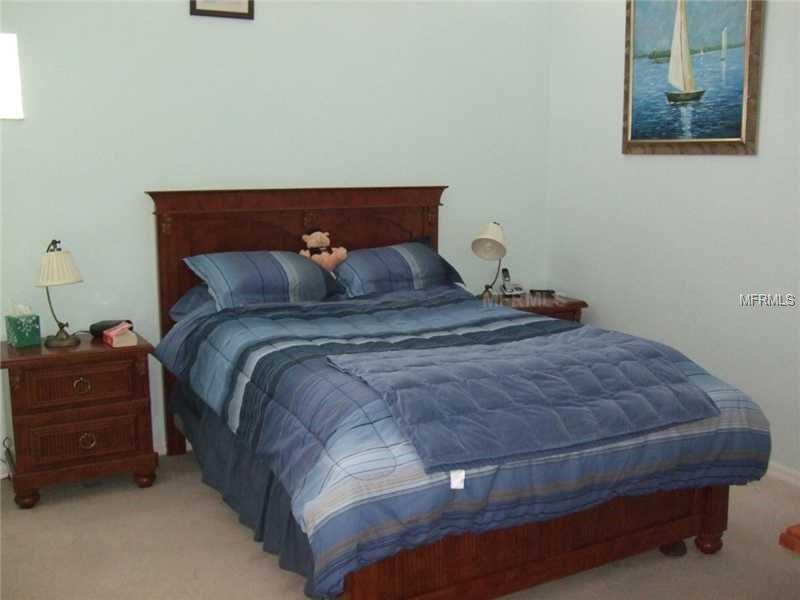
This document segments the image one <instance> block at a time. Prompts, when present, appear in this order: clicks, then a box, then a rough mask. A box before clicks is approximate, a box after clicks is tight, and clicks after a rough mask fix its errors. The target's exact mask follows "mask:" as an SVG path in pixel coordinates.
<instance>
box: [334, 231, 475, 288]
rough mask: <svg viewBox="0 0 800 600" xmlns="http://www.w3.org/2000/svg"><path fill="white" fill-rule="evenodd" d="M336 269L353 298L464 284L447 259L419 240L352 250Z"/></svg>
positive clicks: (338, 276)
mask: <svg viewBox="0 0 800 600" xmlns="http://www.w3.org/2000/svg"><path fill="white" fill-rule="evenodd" d="M335 272H336V277H337V278H338V279H339V282H340V283H341V284H342V285H343V286H344V287H345V289H346V290H347V296H348V297H350V298H356V297H358V296H365V295H367V294H375V293H382V292H394V291H397V290H421V289H425V288H429V287H433V286H435V285H443V284H447V283H453V282H455V283H462V280H461V276H460V275H459V274H458V272H457V271H456V270H455V269H454V268H453V267H452V266H451V265H450V264H449V263H448V262H447V261H445V260H444V259H443V258H442V257H441V256H439V255H438V254H437V253H436V252H435V251H434V250H432V249H431V248H429V247H428V246H426V245H425V244H422V243H420V242H410V243H407V244H397V245H394V246H384V247H383V248H369V249H366V250H353V251H351V252H349V253H348V254H347V260H345V261H344V262H343V263H342V264H340V265H339V266H338V267H336V271H335Z"/></svg>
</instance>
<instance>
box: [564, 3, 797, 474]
mask: <svg viewBox="0 0 800 600" xmlns="http://www.w3.org/2000/svg"><path fill="white" fill-rule="evenodd" d="M799 12H800V7H798V5H797V4H796V3H790V2H768V3H767V10H766V14H767V18H766V24H765V37H764V40H765V45H764V51H763V71H762V73H763V75H762V81H761V86H762V89H761V99H760V102H759V109H760V116H759V144H758V155H757V156H751V157H736V156H717V157H714V156H705V157H695V156H625V155H623V154H622V153H621V152H620V148H621V142H622V123H621V120H622V119H621V117H622V85H623V69H622V66H623V47H622V40H623V39H624V35H625V3H624V2H621V1H615V2H559V3H556V4H554V5H553V10H552V24H553V26H552V36H553V38H552V39H553V41H554V43H553V52H552V57H553V60H552V64H551V77H550V90H551V95H550V103H551V104H550V106H551V108H550V111H549V114H550V132H551V135H550V138H549V145H548V151H549V155H550V163H549V168H548V175H549V178H548V181H549V188H550V189H549V192H548V198H549V203H550V206H549V210H548V215H549V217H550V226H549V230H550V235H549V241H550V243H549V245H548V248H549V261H548V263H549V267H548V268H549V277H550V281H551V282H552V283H553V285H556V286H559V287H562V288H564V289H567V290H569V291H571V292H574V293H575V294H584V295H585V296H586V297H587V298H588V300H589V302H590V304H591V308H590V309H589V311H588V312H587V315H586V316H587V319H588V321H589V322H590V323H592V324H596V325H599V326H601V327H607V328H611V329H620V330H623V331H628V332H632V333H634V334H637V335H642V336H645V337H649V338H654V339H657V340H661V341H663V342H666V343H668V344H670V345H672V346H675V347H677V348H679V349H680V350H682V351H683V352H685V353H686V354H688V355H689V356H690V357H691V358H693V359H695V360H696V361H697V362H699V363H700V364H701V365H703V366H704V367H706V368H707V369H708V370H710V371H711V372H712V373H714V374H716V375H718V376H719V377H722V378H723V379H726V380H727V381H730V382H731V383H733V384H734V385H736V386H738V387H740V388H741V389H742V390H744V391H745V392H747V393H748V394H750V395H751V396H752V397H753V398H754V399H755V400H756V401H757V402H758V403H759V404H760V405H761V406H762V407H763V408H764V410H765V412H766V414H767V416H768V417H769V419H770V421H771V423H772V431H773V443H774V453H773V458H774V459H775V460H776V461H777V462H779V463H782V464H783V465H785V466H788V467H791V468H793V469H795V470H798V471H800V369H798V362H799V361H800V307H795V308H752V307H741V306H739V294H741V293H749V292H763V293H784V294H786V293H794V294H798V293H799V292H800V210H799V209H800V202H799V200H800V194H798V190H799V189H800V188H799V187H798V186H799V185H800V159H799V157H798V143H797V140H798V137H800V121H799V119H800V98H799V97H798V94H799V93H800V91H799V90H798V78H799V76H800V62H798V57H799V56H800V47H799V46H798V43H800V42H799V40H798V13H799ZM567 40H568V41H567ZM587 90H590V91H591V93H589V94H588V95H587V92H586V91H587Z"/></svg>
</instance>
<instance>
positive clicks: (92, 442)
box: [78, 433, 97, 450]
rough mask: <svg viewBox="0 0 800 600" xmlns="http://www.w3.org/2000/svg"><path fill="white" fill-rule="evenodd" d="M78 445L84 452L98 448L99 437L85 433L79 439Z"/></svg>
mask: <svg viewBox="0 0 800 600" xmlns="http://www.w3.org/2000/svg"><path fill="white" fill-rule="evenodd" d="M78 445H79V446H80V447H81V449H83V450H91V449H92V448H94V447H95V446H97V436H96V435H95V434H93V433H83V434H81V437H79V438H78Z"/></svg>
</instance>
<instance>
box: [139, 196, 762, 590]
mask: <svg viewBox="0 0 800 600" xmlns="http://www.w3.org/2000/svg"><path fill="white" fill-rule="evenodd" d="M444 189H445V188H443V187H403V188H329V189H291V190H219V191H175V192H150V193H149V195H150V196H151V197H152V198H153V200H154V202H155V206H156V211H155V214H156V227H157V240H158V270H159V307H160V315H161V326H162V335H163V336H166V335H167V334H168V332H169V331H170V330H171V329H172V328H173V326H174V323H173V322H172V320H171V319H170V316H169V310H170V307H172V306H173V304H174V303H175V302H176V301H177V300H178V299H179V298H180V297H181V296H182V295H183V294H184V293H185V292H187V291H188V290H189V289H190V288H191V287H192V286H193V285H195V284H196V283H197V279H196V277H195V276H194V275H193V274H192V273H191V272H190V271H189V269H188V268H186V267H185V265H184V264H183V262H182V259H183V258H184V257H186V256H192V255H196V254H202V253H208V252H224V251H234V250H256V249H270V250H290V251H297V250H299V249H300V247H301V235H302V233H303V232H304V230H305V229H307V228H308V227H310V226H312V225H314V226H321V227H323V228H324V229H326V230H330V231H332V232H334V236H335V241H336V243H337V244H341V245H344V246H346V247H348V248H349V249H358V248H372V247H377V246H385V245H390V244H396V243H402V242H408V241H410V240H415V239H421V238H425V239H426V240H428V242H429V243H430V244H431V245H432V246H433V247H434V248H435V247H436V245H437V241H438V208H439V205H440V198H441V195H442V193H443V191H444ZM437 293H439V294H440V295H439V296H436V297H426V299H425V302H426V303H433V304H435V303H437V302H441V303H443V304H447V303H458V302H462V300H461V299H460V298H457V297H453V292H452V291H448V290H445V291H441V292H437ZM381 301H382V302H393V303H396V304H392V305H391V306H390V307H389V308H390V309H391V310H390V312H391V313H392V314H394V313H395V312H398V311H399V312H402V311H403V310H414V307H413V306H411V304H413V302H411V301H410V300H409V298H406V297H393V298H391V299H382V300H381ZM410 302H411V304H409V303H410ZM463 302H465V306H466V305H467V304H469V303H468V302H467V301H463ZM448 306H450V305H449V304H448ZM383 308H385V307H383ZM319 310H321V309H319V308H315V309H313V311H317V312H319ZM508 310H510V309H508ZM313 311H312V312H313ZM468 312H469V311H468V310H467V313H468ZM452 314H454V315H456V314H457V311H455V312H452ZM467 316H469V315H467ZM258 317H259V318H263V319H273V318H275V314H274V313H269V314H263V315H262V314H259V315H258ZM506 317H508V315H506ZM465 318H467V317H465ZM545 321H548V322H551V321H552V320H549V319H547V320H545ZM526 326H527V325H526ZM530 326H531V327H553V324H552V323H538V322H535V323H531V324H530ZM548 335H549V336H550V337H557V336H558V335H564V336H569V335H578V334H575V333H571V332H570V331H562V332H558V331H555V330H553V331H551V332H549V333H548ZM542 339H547V336H542ZM691 369H692V370H691V371H690V372H688V377H689V378H691V379H692V380H693V381H696V382H698V385H701V386H703V387H704V389H705V390H706V391H707V392H708V394H709V396H710V397H712V398H713V399H714V402H715V403H716V404H717V405H718V406H720V407H722V408H721V415H722V416H721V417H715V418H716V419H717V420H716V421H714V420H713V419H708V420H706V421H703V423H711V422H713V423H714V425H713V427H715V428H716V430H715V433H714V434H713V435H711V434H709V435H706V433H704V432H703V430H702V427H701V428H700V429H692V427H695V426H694V425H692V424H684V425H680V426H679V427H684V428H687V429H686V431H684V432H683V433H682V436H681V437H680V438H679V440H678V441H675V442H674V444H677V445H675V446H673V447H672V448H673V450H674V452H677V453H680V452H681V450H680V444H694V443H695V442H694V441H688V440H690V439H695V440H700V439H706V440H707V441H708V443H709V444H710V446H709V447H710V448H712V449H710V450H708V452H711V453H713V455H714V456H718V457H723V456H724V457H725V459H724V460H723V459H722V458H720V460H719V461H718V464H716V465H714V464H705V463H702V464H701V463H698V464H694V465H689V464H688V463H687V464H683V465H682V466H681V468H675V469H671V470H670V469H663V468H662V470H661V471H659V474H658V477H656V476H655V475H647V476H645V475H640V476H638V477H634V478H628V479H627V480H626V482H625V484H624V485H623V484H622V483H616V482H618V479H619V478H618V477H616V476H614V477H612V478H611V480H613V481H611V480H610V481H611V483H609V485H608V486H606V487H605V488H604V491H603V493H600V492H598V491H597V490H596V489H595V490H593V491H592V492H591V494H589V492H586V494H583V493H577V492H576V493H574V494H572V495H570V494H569V493H567V492H564V494H562V495H560V496H559V497H558V504H554V506H558V507H559V510H555V509H554V511H553V513H552V517H551V518H548V516H547V512H546V511H544V512H543V511H542V510H539V512H538V513H537V514H536V515H532V514H529V513H527V512H526V511H527V510H528V509H527V508H525V509H524V510H522V509H521V508H520V506H522V504H519V503H518V504H517V505H513V506H512V505H511V504H508V505H505V506H504V507H503V511H505V512H503V513H502V515H503V518H502V519H499V520H496V521H492V519H488V518H487V519H485V520H484V521H482V522H480V523H478V521H477V520H475V519H473V521H470V523H471V525H464V524H463V523H462V524H460V525H459V526H456V525H453V526H452V527H450V528H448V527H447V526H440V525H441V523H442V521H441V519H439V520H437V521H435V522H436V523H437V525H436V527H430V526H426V527H425V528H423V529H421V530H419V531H417V535H416V536H414V535H408V532H407V531H404V532H403V536H402V537H398V538H397V539H394V538H393V542H392V545H391V548H388V549H387V548H386V547H382V546H381V545H380V544H379V543H378V542H382V541H384V540H378V541H376V543H375V544H374V545H373V546H370V544H369V540H362V542H358V541H357V542H356V543H354V544H352V552H350V553H349V554H347V559H346V560H345V559H341V561H340V563H337V564H334V566H333V567H331V568H327V570H326V569H325V568H321V567H320V564H321V562H322V560H321V559H320V555H321V554H323V552H324V551H330V549H331V548H332V547H335V546H336V544H335V540H334V541H329V542H326V544H327V545H326V546H325V547H324V548H319V547H314V544H315V543H316V544H317V546H319V543H320V542H319V539H320V537H321V534H319V535H306V532H307V531H310V530H313V531H318V530H317V529H314V525H313V523H312V521H313V519H310V518H309V514H306V513H304V514H300V515H299V516H298V513H300V512H302V511H301V509H300V508H299V507H300V504H299V500H298V496H299V495H302V494H301V492H299V491H298V490H299V489H300V488H299V487H298V486H299V484H297V483H296V482H293V481H292V480H293V479H294V478H293V477H292V476H290V475H287V473H291V471H290V470H287V469H283V471H281V470H280V469H278V468H276V471H275V473H270V472H269V471H270V469H271V468H272V467H273V466H274V465H272V464H271V463H270V461H269V460H265V459H264V458H263V457H260V456H257V455H256V453H255V452H251V451H249V450H248V448H246V447H243V446H242V445H241V444H239V445H238V446H237V445H236V440H235V439H234V437H235V436H231V435H230V433H229V432H230V428H229V427H227V428H226V423H225V422H224V419H222V418H219V415H216V414H211V413H212V412H213V411H208V410H205V409H204V408H203V403H202V402H199V401H198V398H196V397H193V394H192V391H191V390H190V389H187V386H186V385H185V382H180V381H177V380H176V379H175V377H173V376H172V375H171V374H170V373H165V378H164V381H165V397H166V398H169V399H170V400H169V404H170V406H168V407H167V408H168V410H167V411H166V412H167V416H166V432H167V444H168V451H169V453H172V454H174V453H182V452H184V451H185V448H186V446H185V438H184V433H187V434H188V435H189V436H190V439H191V440H192V445H193V447H194V448H195V451H196V452H197V453H198V455H199V456H198V457H199V458H200V460H201V465H202V467H203V473H204V477H205V479H206V481H207V482H209V483H210V484H211V485H212V486H214V487H216V488H217V489H219V490H220V491H221V493H222V494H223V496H224V497H225V500H226V501H227V502H228V503H229V504H230V505H231V506H232V507H233V508H234V509H235V510H236V511H237V512H238V513H239V515H240V519H241V520H242V521H243V522H244V523H246V524H247V525H249V526H250V527H252V528H253V529H254V530H255V531H256V537H257V538H264V539H263V542H264V546H265V549H267V550H270V551H272V552H275V553H277V554H279V555H280V557H281V564H282V566H285V567H286V568H290V569H292V570H295V571H298V572H301V573H303V574H304V575H306V576H307V577H308V578H309V581H311V580H312V579H314V578H315V577H316V578H317V580H316V582H315V584H314V585H311V586H310V587H309V586H307V591H308V592H309V593H311V594H313V595H316V596H336V595H339V594H341V595H342V596H343V597H346V598H349V599H350V600H367V599H371V600H375V599H380V600H400V599H406V598H416V599H423V598H424V599H430V600H433V599H445V598H474V599H483V598H493V597H498V596H501V595H504V594H508V593H511V592H513V591H516V590H519V589H523V588H526V587H529V586H532V585H535V584H537V583H541V582H544V581H547V580H551V579H555V578H559V577H563V576H566V575H569V574H572V573H575V572H578V571H582V570H585V569H590V568H592V567H595V566H598V565H601V564H604V563H607V562H609V561H612V560H615V559H619V558H623V557H626V556H630V555H632V554H636V553H639V552H644V551H647V550H651V549H655V548H661V549H662V551H663V552H665V553H667V554H681V553H682V551H683V550H684V548H685V547H684V546H683V540H684V539H686V538H689V537H695V544H696V546H697V548H699V550H700V551H701V552H703V553H706V554H713V553H715V552H717V551H719V550H720V548H721V547H722V534H723V532H724V531H725V529H726V526H727V511H728V485H729V484H742V483H746V482H747V481H750V480H754V479H758V478H759V477H760V476H761V475H763V473H764V472H765V470H766V462H767V459H768V455H769V432H768V425H767V423H766V420H765V419H764V418H763V415H762V414H761V413H760V411H759V410H758V409H757V407H756V406H755V405H754V404H752V402H751V401H749V399H747V398H746V397H743V395H741V393H739V392H738V391H737V390H735V389H734V388H731V387H730V386H727V385H726V384H724V383H723V382H720V381H719V380H717V379H715V378H713V377H712V376H711V375H709V374H708V373H706V372H705V371H703V370H702V369H700V368H699V367H696V365H693V366H692V367H691ZM273 404H274V403H273ZM176 415H177V416H178V417H179V418H178V419H176ZM178 422H181V423H182V425H180V426H179V425H178ZM228 425H229V423H228ZM181 429H182V430H183V432H182V431H181ZM723 430H725V431H724V432H723ZM670 431H672V430H670ZM654 435H656V434H654ZM704 436H706V437H704ZM726 436H727V437H726ZM268 437H270V436H268ZM275 437H276V436H271V437H270V439H271V440H272V441H269V440H268V441H267V442H266V443H267V444H268V445H269V444H273V445H274V444H275V443H276V442H275ZM624 443H627V442H620V444H622V445H621V446H620V447H619V448H618V449H616V450H614V451H613V452H614V453H615V456H617V457H618V458H619V460H622V461H623V463H624V462H625V461H626V460H628V458H626V457H628V456H633V454H626V452H627V451H626V450H625V447H624ZM669 443H673V442H669ZM684 454H685V453H684ZM562 459H563V460H565V461H570V460H573V458H569V457H562ZM580 459H581V460H584V461H585V460H586V459H585V457H581V458H580ZM574 460H577V459H574ZM725 461H727V462H725ZM701 462H702V461H701ZM234 463H235V465H234ZM723 463H724V465H723ZM566 464H567V463H564V465H566ZM232 465H234V466H232ZM564 465H559V464H557V463H556V464H554V465H553V466H552V467H551V468H554V469H561V470H563V468H566V467H564ZM723 466H724V468H723ZM484 468H487V467H486V466H485V465H484ZM537 468H538V469H544V468H545V467H542V466H540V467H537ZM621 468H622V467H620V469H621ZM524 469H529V466H528V464H527V463H526V464H525V466H524ZM524 469H522V470H524ZM681 469H683V470H681ZM501 471H502V469H501V470H500V471H495V472H492V473H491V474H490V476H489V479H492V485H497V483H496V481H495V480H498V481H499V480H502V477H503V472H501ZM537 472H538V471H537ZM281 473H283V477H281ZM243 474H249V475H247V476H244V475H243ZM415 476H418V477H420V478H422V479H420V481H422V480H423V479H424V477H426V475H425V474H424V473H422V472H421V471H420V472H419V473H416V475H415ZM509 476H510V475H509ZM301 479H302V478H301ZM443 479H444V478H443ZM425 481H428V480H425ZM612 484H613V485H612ZM254 486H255V487H258V488H259V489H258V490H255V491H254V490H253V489H250V488H251V487H254ZM363 487H364V488H368V487H369V486H368V485H367V484H366V483H364V484H363ZM351 489H356V490H358V489H360V488H359V487H358V486H356V487H351ZM437 489H439V490H440V491H441V490H442V489H445V490H446V489H447V486H446V482H444V485H443V487H442V486H440V487H439V488H437ZM493 489H494V490H495V491H496V489H497V488H493ZM256 496H258V497H259V498H260V499H261V500H260V501H259V502H258V503H255V504H254V502H253V500H252V499H253V497H256ZM489 496H491V497H493V498H494V497H495V496H494V495H492V494H491V493H489V494H488V495H487V496H485V497H484V498H483V499H482V500H481V501H482V502H486V501H487V500H486V498H488V497H489ZM331 498H332V496H328V497H326V498H324V499H323V500H324V502H322V503H323V504H325V503H326V502H328V501H330V500H331ZM448 498H449V497H448ZM448 498H446V499H445V503H447V502H450V501H451V500H452V498H449V499H448ZM343 501H344V502H346V501H347V499H346V498H345V499H344V500H343ZM569 502H573V503H572V504H569ZM310 504H313V502H312V503H310ZM354 504H355V503H354ZM363 504H364V505H365V506H368V503H367V502H366V501H365V502H364V503H363ZM268 505H269V506H268ZM564 506H569V507H571V508H569V509H568V510H567V509H564V508H563V507H564ZM426 507H427V508H428V509H430V508H431V506H427V505H426ZM484 508H485V507H484ZM539 508H541V507H539ZM321 510H322V509H321ZM354 510H355V509H354ZM475 510H482V509H480V508H476V509H475ZM487 510H488V509H487ZM514 511H516V512H514ZM323 512H324V510H323ZM512 513H513V518H512V517H511V516H510V515H511V514H512ZM352 514H353V515H361V516H360V517H359V518H365V517H364V515H366V514H367V513H358V512H353V513H352ZM437 514H438V515H439V516H441V512H439V513H437ZM485 514H488V513H484V516H485ZM498 514H500V513H498ZM344 515H345V517H346V516H347V513H344ZM416 517H417V515H414V518H416ZM337 518H340V517H339V516H338V514H337ZM341 518H342V519H344V517H341ZM331 521H334V522H335V519H333V518H327V517H325V518H323V517H320V522H324V523H326V524H327V523H328V522H331ZM430 522H434V521H430ZM351 525H352V524H351ZM319 530H322V528H320V529H319ZM434 530H435V531H434ZM384 545H385V544H384ZM312 555H313V556H312ZM315 560H316V561H317V565H316V571H315V566H314V561H315ZM337 560H338V557H337ZM334 562H335V561H331V560H329V561H328V563H334ZM334 567H335V568H334ZM315 586H316V587H315Z"/></svg>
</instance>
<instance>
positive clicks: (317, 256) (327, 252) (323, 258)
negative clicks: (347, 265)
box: [300, 227, 347, 271]
mask: <svg viewBox="0 0 800 600" xmlns="http://www.w3.org/2000/svg"><path fill="white" fill-rule="evenodd" d="M303 242H305V244H306V249H305V250H300V254H301V255H302V256H305V257H306V258H310V259H311V260H313V261H314V262H315V263H317V264H318V265H319V266H321V267H322V268H323V269H327V270H328V271H333V270H334V269H335V268H336V265H338V264H339V263H340V262H343V261H344V259H345V258H347V249H346V248H342V247H341V246H339V247H337V248H331V234H330V233H328V232H327V231H322V230H321V229H319V228H318V227H312V228H311V229H309V230H308V231H306V234H305V235H304V236H303Z"/></svg>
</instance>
